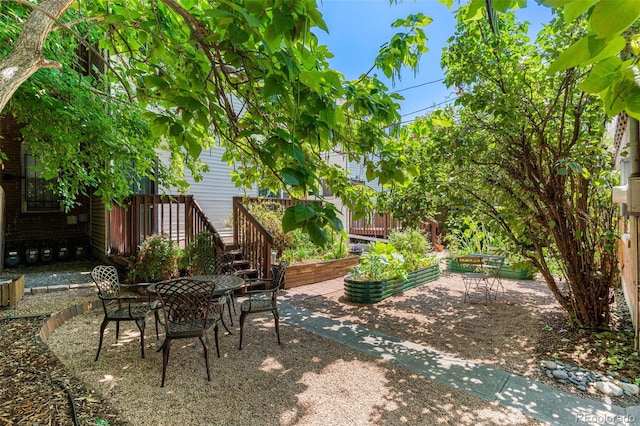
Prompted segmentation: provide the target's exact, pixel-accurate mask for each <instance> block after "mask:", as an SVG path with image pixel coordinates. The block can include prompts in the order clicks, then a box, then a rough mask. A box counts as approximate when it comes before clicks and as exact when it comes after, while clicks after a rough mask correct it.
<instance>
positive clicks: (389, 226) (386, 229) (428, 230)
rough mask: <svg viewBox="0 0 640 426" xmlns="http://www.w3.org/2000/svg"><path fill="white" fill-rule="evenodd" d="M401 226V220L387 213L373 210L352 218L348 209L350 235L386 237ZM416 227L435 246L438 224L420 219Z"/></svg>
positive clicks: (399, 229) (400, 228)
mask: <svg viewBox="0 0 640 426" xmlns="http://www.w3.org/2000/svg"><path fill="white" fill-rule="evenodd" d="M403 228H404V225H403V223H402V221H400V220H398V219H394V218H393V217H392V216H391V215H389V214H379V213H378V212H377V211H375V210H374V211H373V212H372V213H371V214H370V215H369V217H366V218H362V219H357V220H354V219H353V214H352V212H351V211H349V215H348V224H347V230H348V233H349V234H350V235H354V236H361V237H371V238H379V239H387V238H389V234H391V232H392V231H401V230H402V229H403ZM418 228H419V229H420V230H421V231H422V232H424V233H425V234H426V235H428V236H429V238H430V240H431V244H432V245H434V246H435V244H436V243H437V241H436V240H437V235H438V224H437V223H436V222H433V221H420V222H419V223H418Z"/></svg>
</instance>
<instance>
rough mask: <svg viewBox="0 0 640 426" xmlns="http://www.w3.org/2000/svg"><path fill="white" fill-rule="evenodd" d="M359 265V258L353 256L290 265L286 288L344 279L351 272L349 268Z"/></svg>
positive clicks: (286, 276)
mask: <svg viewBox="0 0 640 426" xmlns="http://www.w3.org/2000/svg"><path fill="white" fill-rule="evenodd" d="M357 264H358V256H351V257H345V258H343V259H334V260H323V261H320V262H316V263H305V264H300V265H290V266H287V272H286V275H285V282H284V286H285V288H293V287H299V286H301V285H306V284H313V283H318V282H321V281H326V280H332V279H334V278H340V277H344V276H345V275H346V274H347V273H348V272H349V268H351V267H353V266H356V265H357Z"/></svg>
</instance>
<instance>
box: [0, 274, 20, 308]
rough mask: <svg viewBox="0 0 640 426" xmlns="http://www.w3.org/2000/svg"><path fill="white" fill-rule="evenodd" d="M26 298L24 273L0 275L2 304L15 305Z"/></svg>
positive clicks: (0, 299) (0, 300)
mask: <svg viewBox="0 0 640 426" xmlns="http://www.w3.org/2000/svg"><path fill="white" fill-rule="evenodd" d="M23 298H24V275H9V276H0V306H11V307H15V306H16V305H17V304H18V301H19V300H22V299H23Z"/></svg>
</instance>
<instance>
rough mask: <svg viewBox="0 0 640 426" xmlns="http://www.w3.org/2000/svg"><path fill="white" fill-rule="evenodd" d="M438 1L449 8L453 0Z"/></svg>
mask: <svg viewBox="0 0 640 426" xmlns="http://www.w3.org/2000/svg"><path fill="white" fill-rule="evenodd" d="M438 1H439V2H440V3H442V4H444V5H445V6H447V7H448V8H449V9H451V6H453V0H438Z"/></svg>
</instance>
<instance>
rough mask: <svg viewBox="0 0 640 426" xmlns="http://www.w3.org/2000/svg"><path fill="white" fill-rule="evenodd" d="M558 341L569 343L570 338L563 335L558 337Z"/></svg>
mask: <svg viewBox="0 0 640 426" xmlns="http://www.w3.org/2000/svg"><path fill="white" fill-rule="evenodd" d="M560 341H561V342H562V343H569V342H570V341H571V339H567V338H566V337H563V338H562V339H560Z"/></svg>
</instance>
